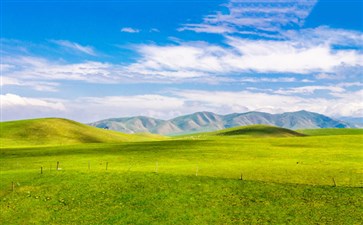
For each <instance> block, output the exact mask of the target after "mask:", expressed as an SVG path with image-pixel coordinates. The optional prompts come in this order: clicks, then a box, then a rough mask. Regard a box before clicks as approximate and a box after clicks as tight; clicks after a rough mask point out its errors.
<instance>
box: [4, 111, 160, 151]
mask: <svg viewBox="0 0 363 225" xmlns="http://www.w3.org/2000/svg"><path fill="white" fill-rule="evenodd" d="M0 131H1V132H0V141H1V147H10V146H12V147H15V146H34V145H67V144H80V143H113V142H124V141H150V140H155V139H161V136H157V135H148V134H137V135H131V134H123V133H120V132H115V131H110V130H104V129H99V128H95V127H91V126H88V125H85V124H81V123H78V122H75V121H72V120H67V119H60V118H46V119H32V120H19V121H10V122H2V123H0Z"/></svg>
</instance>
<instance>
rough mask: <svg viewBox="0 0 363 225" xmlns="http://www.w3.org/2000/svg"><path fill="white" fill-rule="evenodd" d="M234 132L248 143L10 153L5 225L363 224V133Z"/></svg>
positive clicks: (181, 141) (208, 140) (2, 190)
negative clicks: (304, 134)
mask: <svg viewBox="0 0 363 225" xmlns="http://www.w3.org/2000/svg"><path fill="white" fill-rule="evenodd" d="M233 132H234V133H237V134H239V135H220V133H215V134H216V135H206V134H201V135H198V134H196V135H189V136H184V137H178V138H174V139H169V140H163V141H150V142H123V143H95V144H77V145H63V146H53V147H52V146H24V145H23V144H22V146H21V147H16V146H13V147H3V148H2V149H1V158H0V169H1V174H0V175H1V181H0V207H1V208H0V209H1V210H0V216H1V221H2V223H3V224H362V223H363V188H362V187H363V163H362V162H363V153H362V150H361V149H363V143H362V140H363V139H362V138H363V135H362V133H361V132H357V131H356V130H354V131H352V132H351V131H349V130H346V131H344V134H342V133H339V132H338V133H337V132H335V131H334V132H330V131H326V132H325V133H324V135H322V136H319V135H317V136H300V135H297V136H287V137H285V135H283V137H280V136H278V137H276V135H272V136H271V137H269V136H266V135H265V133H266V132H265V133H264V134H263V136H264V137H261V136H260V133H258V135H257V136H254V135H255V134H254V135H252V136H251V135H250V134H251V132H250V131H248V135H240V134H241V132H235V130H233ZM305 133H306V134H308V133H309V132H305ZM314 133H316V131H314ZM229 134H230V133H229ZM315 135H316V134H315ZM57 162H59V164H58V170H56V167H57ZM41 169H42V171H41ZM41 172H42V173H41Z"/></svg>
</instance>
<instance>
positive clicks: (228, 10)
mask: <svg viewBox="0 0 363 225" xmlns="http://www.w3.org/2000/svg"><path fill="white" fill-rule="evenodd" d="M316 2H317V1H315V0H305V1H301V0H282V1H256V0H230V1H229V2H228V3H227V4H223V5H221V10H220V11H217V12H215V13H212V14H210V15H207V16H205V17H204V18H203V22H202V23H195V24H185V25H184V26H183V27H182V28H179V31H183V30H192V31H195V32H206V33H238V32H239V31H249V30H252V31H258V32H261V33H271V32H276V31H280V30H281V29H282V28H286V27H287V28H289V27H294V26H301V25H303V24H304V21H305V18H306V17H307V16H308V15H309V14H310V12H311V10H312V9H313V7H314V6H315V4H316Z"/></svg>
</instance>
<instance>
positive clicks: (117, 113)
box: [1, 0, 363, 122]
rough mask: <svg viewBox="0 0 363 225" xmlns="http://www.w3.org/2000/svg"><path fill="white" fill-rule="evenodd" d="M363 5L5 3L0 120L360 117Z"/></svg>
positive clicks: (233, 0) (247, 0) (287, 0)
mask: <svg viewBox="0 0 363 225" xmlns="http://www.w3.org/2000/svg"><path fill="white" fill-rule="evenodd" d="M362 69H363V1H361V0H352V1H331V0H330V1H326V0H324V1H315V0H305V1H304V0H302V1H294V0H284V1H281V0H278V1H258V0H226V1H207V0H205V1H204V0H199V1H192V0H178V1H168V0H158V1H155V0H142V1H138V0H135V1H132V0H129V1H107V0H105V1H79V0H78V1H70V0H67V1H62V0H57V1H39V0H38V1H31V0H22V1H16V0H14V1H10V0H4V1H1V110H2V115H1V117H2V118H1V120H3V121H6V120H15V119H26V118H37V117H65V118H70V119H74V120H77V121H81V122H92V121H96V120H100V119H105V118H110V117H123V116H136V115H146V116H152V117H157V118H171V117H174V116H179V115H182V114H186V113H193V112H196V111H212V112H215V113H220V114H227V113H233V112H246V111H263V112H270V113H281V112H289V111H297V110H309V111H314V112H318V113H322V114H326V115H328V116H332V117H343V116H350V117H363V89H362V87H363V74H362V73H363V72H362V71H363V70H362Z"/></svg>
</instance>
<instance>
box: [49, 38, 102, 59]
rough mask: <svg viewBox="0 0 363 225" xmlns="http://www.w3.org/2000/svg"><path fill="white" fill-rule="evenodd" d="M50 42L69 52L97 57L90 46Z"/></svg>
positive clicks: (63, 41) (62, 41) (66, 42)
mask: <svg viewBox="0 0 363 225" xmlns="http://www.w3.org/2000/svg"><path fill="white" fill-rule="evenodd" d="M51 42H53V43H55V44H57V45H59V46H62V47H64V48H67V49H69V50H72V51H76V52H81V53H85V54H87V55H92V56H96V55H97V54H96V52H95V50H94V48H93V47H91V46H83V45H80V44H78V43H75V42H70V41H67V40H52V41H51Z"/></svg>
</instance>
